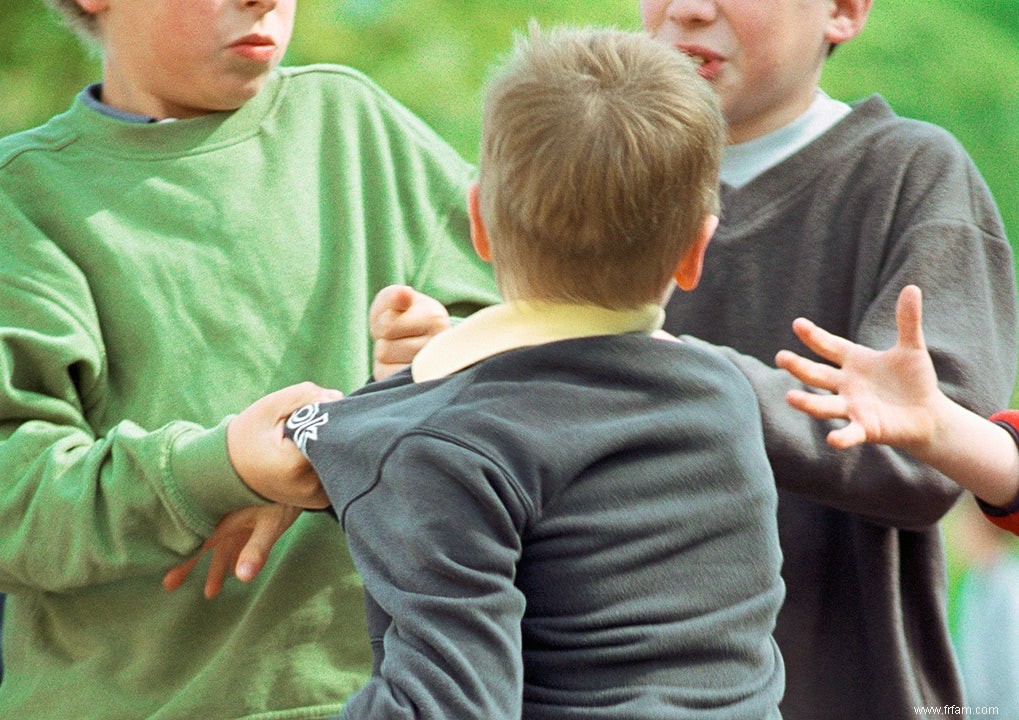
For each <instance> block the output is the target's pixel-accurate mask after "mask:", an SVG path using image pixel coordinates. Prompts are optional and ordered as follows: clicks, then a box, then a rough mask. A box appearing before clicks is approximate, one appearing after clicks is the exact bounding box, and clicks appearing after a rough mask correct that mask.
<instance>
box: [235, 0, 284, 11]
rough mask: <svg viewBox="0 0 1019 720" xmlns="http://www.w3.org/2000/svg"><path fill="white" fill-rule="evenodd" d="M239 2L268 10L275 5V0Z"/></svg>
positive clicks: (247, 6) (242, 0) (248, 6)
mask: <svg viewBox="0 0 1019 720" xmlns="http://www.w3.org/2000/svg"><path fill="white" fill-rule="evenodd" d="M241 4H242V5H243V6H244V7H246V8H261V9H263V10H265V11H266V12H268V11H269V10H272V9H273V8H274V7H276V0H241Z"/></svg>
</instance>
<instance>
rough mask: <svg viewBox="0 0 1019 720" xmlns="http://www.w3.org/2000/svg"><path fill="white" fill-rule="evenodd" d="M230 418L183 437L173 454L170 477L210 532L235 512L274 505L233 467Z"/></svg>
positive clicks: (192, 431)
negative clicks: (228, 433)
mask: <svg viewBox="0 0 1019 720" xmlns="http://www.w3.org/2000/svg"><path fill="white" fill-rule="evenodd" d="M231 419H232V418H231V417H228V418H226V419H224V420H223V422H221V423H220V424H219V425H217V426H216V427H214V428H211V429H195V430H190V431H188V432H185V433H182V434H181V435H179V436H178V437H177V439H176V440H175V441H174V443H173V446H172V447H171V450H170V463H169V464H170V476H171V478H172V481H173V482H174V483H175V484H176V487H177V489H178V490H179V492H180V499H181V501H182V502H183V503H184V504H185V505H186V506H187V507H188V508H190V509H192V512H191V513H189V514H190V515H191V516H192V517H194V518H195V519H196V520H197V521H198V522H199V523H200V524H201V525H204V526H207V527H208V531H209V532H211V531H212V528H214V527H215V525H216V523H217V522H219V520H220V519H221V518H222V517H223V516H224V515H226V514H227V513H228V512H231V511H232V510H238V509H240V508H243V507H248V506H250V505H269V504H271V502H270V501H269V500H266V499H265V498H263V497H262V496H261V495H258V494H257V493H255V492H254V491H253V490H251V489H249V488H248V486H247V485H245V484H244V481H243V480H241V478H240V476H238V475H237V472H236V471H235V470H234V468H233V465H232V464H231V463H230V457H229V455H228V454H227V447H226V427H227V424H229V422H230V420H231Z"/></svg>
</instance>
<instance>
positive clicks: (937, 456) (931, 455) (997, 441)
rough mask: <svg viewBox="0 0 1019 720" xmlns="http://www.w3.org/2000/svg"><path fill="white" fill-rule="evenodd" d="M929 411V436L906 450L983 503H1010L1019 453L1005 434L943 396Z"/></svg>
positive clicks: (1016, 490) (1018, 487)
mask: <svg viewBox="0 0 1019 720" xmlns="http://www.w3.org/2000/svg"><path fill="white" fill-rule="evenodd" d="M932 411H933V416H934V419H935V425H934V432H933V435H932V436H931V437H930V439H929V441H928V442H925V443H922V444H920V445H917V446H914V447H910V448H908V450H909V451H910V452H911V453H912V454H913V455H915V456H916V457H917V458H918V459H919V460H921V461H923V462H925V463H927V464H929V465H931V466H933V467H935V468H937V469H938V470H940V471H941V472H942V473H944V474H945V475H947V476H948V477H949V478H951V479H952V480H954V481H955V482H957V483H958V484H959V485H961V486H962V487H964V488H965V489H967V490H969V491H970V492H972V493H973V494H974V495H976V496H977V497H978V498H980V499H981V500H983V501H984V502H986V503H987V504H989V505H994V506H996V507H1004V506H1007V505H1009V504H1011V503H1012V501H1013V500H1015V498H1016V495H1017V494H1019V452H1017V450H1016V444H1015V441H1014V440H1013V439H1012V436H1011V435H1010V434H1009V432H1008V431H1007V430H1005V429H1004V428H1002V427H1000V426H998V425H996V424H994V423H993V422H990V421H988V420H987V419H985V418H983V417H981V416H980V415H977V414H976V413H973V412H970V411H969V410H967V409H966V408H964V407H962V406H961V405H959V404H958V403H955V402H953V401H951V400H950V399H948V398H947V397H945V396H944V395H942V396H941V398H940V401H939V402H938V404H937V406H936V407H935V408H933V409H932Z"/></svg>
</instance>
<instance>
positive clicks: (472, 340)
mask: <svg viewBox="0 0 1019 720" xmlns="http://www.w3.org/2000/svg"><path fill="white" fill-rule="evenodd" d="M664 321H665V311H664V310H663V309H662V308H661V307H660V306H659V305H654V304H648V305H645V306H643V307H640V308H637V309H635V310H610V309H608V308H604V307H598V306H593V305H568V304H558V303H544V302H533V301H515V302H507V303H503V304H501V305H493V306H492V307H488V308H485V309H483V310H480V311H478V312H476V313H474V314H473V315H471V316H470V317H468V318H466V319H465V320H464V321H463V322H461V323H459V324H458V325H456V326H455V327H452V328H450V329H449V330H446V331H445V332H442V333H439V334H438V335H436V336H435V337H433V338H432V339H431V340H430V341H429V342H428V344H427V345H425V346H424V347H423V348H422V349H421V351H420V352H419V353H418V354H417V356H416V357H415V358H414V362H413V363H412V364H411V375H412V376H413V378H414V382H426V381H428V380H437V379H439V378H442V377H445V376H447V375H451V374H453V373H455V372H457V371H459V370H463V369H464V368H466V367H470V366H471V365H474V364H475V363H478V362H480V361H482V360H484V359H485V358H489V357H492V356H493V355H498V354H499V353H503V352H506V351H507V350H516V349H518V348H523V347H530V346H534V345H542V344H544V343H549V342H555V341H557V340H570V339H575V338H582V337H592V336H595V335H619V334H622V333H633V332H637V333H646V334H648V335H652V334H653V335H654V336H656V337H663V336H664V337H666V338H670V337H671V336H669V335H668V334H667V333H664V332H662V331H661V330H660V328H661V327H662V323H663V322H664Z"/></svg>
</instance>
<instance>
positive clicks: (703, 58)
mask: <svg viewBox="0 0 1019 720" xmlns="http://www.w3.org/2000/svg"><path fill="white" fill-rule="evenodd" d="M676 49H677V50H679V51H680V52H681V53H683V54H684V55H686V56H687V57H688V58H690V59H691V60H692V61H693V63H694V65H696V66H697V74H698V75H700V76H701V77H702V78H704V79H705V80H709V81H710V80H714V79H715V78H716V77H718V73H719V72H721V70H722V62H723V58H722V56H721V55H719V54H718V53H716V52H714V51H712V50H708V49H707V48H704V47H700V46H697V45H676Z"/></svg>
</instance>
